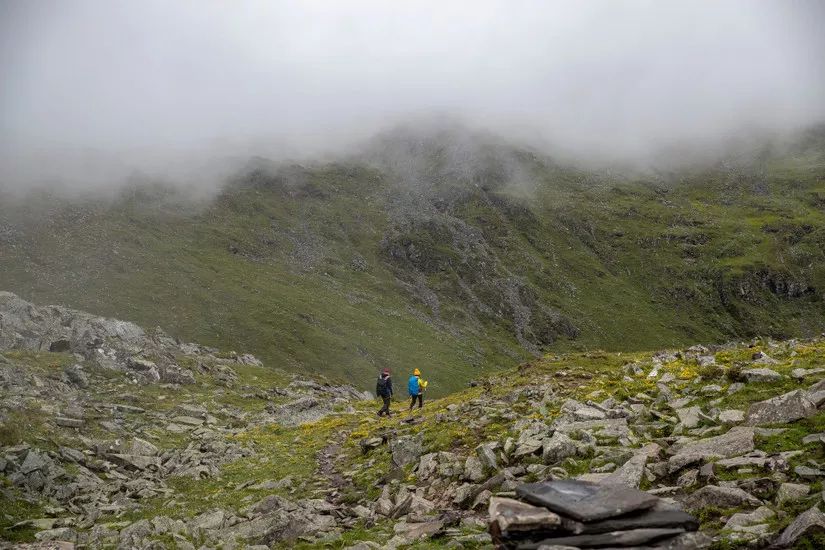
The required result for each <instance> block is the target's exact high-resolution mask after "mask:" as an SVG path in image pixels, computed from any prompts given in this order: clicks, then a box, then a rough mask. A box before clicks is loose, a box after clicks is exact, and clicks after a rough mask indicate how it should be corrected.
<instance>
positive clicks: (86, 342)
mask: <svg viewBox="0 0 825 550" xmlns="http://www.w3.org/2000/svg"><path fill="white" fill-rule="evenodd" d="M146 341H147V336H146V334H145V333H144V332H143V329H141V328H140V327H138V326H137V325H135V324H133V323H129V322H126V321H118V320H114V319H104V318H102V317H95V316H94V315H90V314H88V313H84V312H81V311H76V310H73V309H68V308H64V307H61V306H43V307H37V306H35V305H33V304H31V303H29V302H26V301H25V300H21V299H20V298H18V297H17V296H16V295H14V294H12V293H11V292H2V291H0V349H31V350H37V351H74V352H78V353H82V354H85V353H87V352H88V351H89V350H90V349H93V348H96V347H100V346H101V345H102V344H105V343H112V344H113V345H115V346H116V347H119V348H124V349H129V348H132V349H135V350H139V349H140V348H141V346H142V345H143V344H145V343H146Z"/></svg>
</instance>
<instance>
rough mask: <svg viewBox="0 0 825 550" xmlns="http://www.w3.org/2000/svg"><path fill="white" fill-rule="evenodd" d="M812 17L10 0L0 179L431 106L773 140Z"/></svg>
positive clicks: (61, 177) (187, 151)
mask: <svg viewBox="0 0 825 550" xmlns="http://www.w3.org/2000/svg"><path fill="white" fill-rule="evenodd" d="M823 20H825V5H823V4H822V3H820V2H817V1H816V0H811V1H796V2H785V1H764V2H751V1H727V2H717V1H689V2H688V1H685V2H676V1H674V2H660V1H644V2H642V1H635V2H612V1H594V2H578V1H574V0H571V1H553V2H548V1H512V0H510V1H499V2H492V1H478V0H474V1H466V2H459V1H456V2H443V1H438V2H436V1H417V2H386V1H380V0H376V1H354V2H326V1H300V2H299V1H295V2H263V1H261V2H243V3H233V2H201V1H182V2H162V1H155V0H144V1H141V2H126V1H114V2H112V1H103V0H100V1H83V0H80V1H76V2H29V1H26V0H7V1H5V2H3V3H2V4H0V81H2V85H0V188H2V187H7V188H9V187H16V188H21V187H24V186H30V185H33V184H35V183H39V184H44V183H45V184H47V185H74V186H85V187H107V186H112V185H116V184H117V183H119V182H120V181H122V180H123V177H124V176H126V175H130V174H135V173H137V174H148V175H150V176H155V175H163V176H164V177H171V178H173V179H180V180H186V181H187V182H188V183H193V181H196V180H197V181H200V180H203V181H207V180H209V179H210V176H208V175H211V178H212V179H215V178H217V177H218V176H219V175H220V174H222V171H221V170H220V169H219V168H218V167H219V166H227V165H228V164H230V163H231V162H232V161H233V160H239V159H240V160H241V161H243V159H246V158H248V157H250V156H252V155H260V156H264V157H269V158H275V159H278V158H286V157H303V156H312V155H318V154H321V153H324V152H336V151H342V150H344V149H345V148H351V147H353V146H354V144H357V143H360V142H361V141H362V140H365V139H367V138H369V137H370V136H371V135H373V134H374V133H375V132H376V131H378V130H380V129H382V128H384V127H386V126H391V125H394V124H396V123H397V122H398V121H404V120H415V119H416V118H417V117H430V118H431V117H433V116H434V115H433V113H443V114H445V115H449V116H450V117H459V118H460V119H462V120H464V121H466V122H467V123H468V124H470V125H472V126H474V127H479V128H483V129H485V130H488V131H492V132H494V133H498V134H502V135H504V136H513V137H518V138H519V139H523V140H527V141H529V142H531V143H533V144H535V145H537V146H541V147H546V148H548V149H549V150H553V151H558V152H563V153H566V154H572V155H575V156H577V157H579V158H588V157H593V158H602V159H603V158H607V159H625V160H638V159H644V158H649V157H650V156H651V155H653V154H655V153H656V152H657V151H659V150H661V149H662V148H664V147H673V146H680V145H688V146H690V147H694V148H696V147H713V146H714V145H715V144H718V143H720V142H722V141H724V140H727V139H729V138H731V137H735V136H736V135H737V134H742V133H748V132H753V131H755V130H758V131H766V132H780V133H781V132H788V131H792V130H794V129H797V128H799V127H803V126H806V125H809V124H812V123H814V122H818V121H821V120H823V119H825V39H824V38H823V36H822V35H821V29H820V28H818V27H819V25H820V24H821V22H822V21H823ZM435 116H438V115H435ZM212 183H214V182H212Z"/></svg>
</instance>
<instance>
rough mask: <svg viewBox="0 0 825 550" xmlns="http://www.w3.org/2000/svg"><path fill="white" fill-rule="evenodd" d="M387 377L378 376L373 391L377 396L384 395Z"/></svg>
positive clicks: (385, 394) (385, 393)
mask: <svg viewBox="0 0 825 550" xmlns="http://www.w3.org/2000/svg"><path fill="white" fill-rule="evenodd" d="M388 380H389V378H384V377H383V376H379V377H378V382H376V384H375V393H376V395H378V397H386V396H387V393H389V392H388V391H387V381H388Z"/></svg>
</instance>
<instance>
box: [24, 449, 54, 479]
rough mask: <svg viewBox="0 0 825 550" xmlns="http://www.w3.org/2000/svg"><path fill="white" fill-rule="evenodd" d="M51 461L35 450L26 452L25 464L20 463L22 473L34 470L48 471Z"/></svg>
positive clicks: (26, 473)
mask: <svg viewBox="0 0 825 550" xmlns="http://www.w3.org/2000/svg"><path fill="white" fill-rule="evenodd" d="M50 464H51V461H50V460H48V459H47V458H45V457H44V456H43V455H42V454H40V453H39V452H37V451H35V450H30V451H29V452H28V453H26V458H25V459H24V460H23V464H21V465H20V470H19V471H20V473H21V474H23V475H28V474H30V473H32V472H34V471H37V470H40V471H48V469H49V466H50Z"/></svg>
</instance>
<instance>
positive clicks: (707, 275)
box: [0, 129, 825, 395]
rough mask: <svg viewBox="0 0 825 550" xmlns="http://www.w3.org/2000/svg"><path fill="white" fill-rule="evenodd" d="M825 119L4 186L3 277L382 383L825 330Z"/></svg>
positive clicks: (5, 282)
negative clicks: (561, 153)
mask: <svg viewBox="0 0 825 550" xmlns="http://www.w3.org/2000/svg"><path fill="white" fill-rule="evenodd" d="M823 205H825V132H823V131H822V130H821V129H819V130H814V131H812V132H810V133H809V134H807V135H806V136H804V137H803V138H800V140H799V142H798V143H796V144H795V145H793V146H792V147H790V148H785V149H771V148H770V147H766V148H765V150H764V151H761V150H760V151H757V152H756V153H755V154H754V155H752V157H749V158H728V159H725V162H720V163H717V164H712V165H706V166H704V167H703V168H701V169H698V168H693V169H678V170H672V171H658V172H645V173H634V172H610V171H606V170H593V169H583V168H580V167H576V166H568V165H562V164H559V163H558V162H556V161H554V160H553V159H551V158H547V157H546V156H544V155H541V154H539V153H537V152H535V151H531V150H529V149H524V148H519V147H516V146H514V145H512V144H509V143H504V142H502V140H497V139H495V138H491V137H490V136H478V135H474V134H472V133H470V132H468V131H464V130H455V131H454V130H451V131H444V132H441V133H438V132H436V133H431V134H421V133H418V134H416V133H403V132H402V133H396V134H390V135H385V136H381V138H380V139H378V140H376V142H375V144H374V146H373V148H372V149H370V150H369V151H368V152H367V153H364V154H361V155H357V156H353V157H350V158H346V159H342V160H340V161H339V162H331V163H307V164H305V165H277V164H274V163H269V162H266V161H265V160H262V159H256V160H254V161H252V162H250V163H249V166H247V167H246V169H245V170H243V171H241V173H240V174H239V175H238V176H237V178H235V179H234V180H233V181H231V182H229V183H227V185H226V186H225V187H224V188H222V189H221V190H220V191H219V192H218V193H217V194H216V195H215V196H214V197H211V199H210V200H208V201H205V202H204V203H200V204H193V203H192V201H190V200H189V199H188V197H187V196H185V195H184V194H182V192H181V191H179V190H176V189H174V188H173V189H170V188H165V187H163V186H161V185H153V184H143V185H138V184H136V185H135V186H134V187H132V188H129V189H126V190H124V191H123V192H122V193H121V194H120V195H119V196H117V197H115V198H112V199H104V198H101V197H82V198H66V197H56V196H50V195H44V196H38V195H33V196H31V197H29V198H28V199H27V200H23V201H22V202H20V201H16V200H12V199H11V198H7V197H0V258H2V262H0V288H4V289H7V290H10V291H13V292H16V293H17V294H19V295H20V296H22V297H24V298H26V299H28V300H31V301H36V302H38V303H61V304H67V305H71V306H73V307H77V308H81V309H84V310H87V311H92V312H94V313H96V314H99V315H107V316H113V317H117V318H121V319H129V320H131V321H135V322H138V323H140V324H143V325H146V326H154V325H155V324H159V325H161V326H162V327H163V328H164V329H166V330H167V331H169V332H174V333H175V334H177V335H178V336H180V337H182V338H186V339H188V340H190V341H197V342H201V343H204V344H208V345H212V346H216V347H220V348H222V349H244V350H246V351H248V352H251V353H254V354H255V355H256V356H258V357H260V358H261V359H262V360H264V361H266V362H267V364H269V365H274V366H278V367H280V368H283V369H284V370H289V371H292V372H298V373H304V372H314V373H320V374H324V375H327V376H338V377H339V378H345V379H346V380H347V382H348V383H350V384H353V385H356V386H358V387H361V388H362V389H369V388H368V386H369V385H370V384H371V383H372V379H373V375H374V372H375V371H376V370H377V369H379V368H383V367H391V368H394V369H403V370H405V371H406V370H410V369H412V368H414V367H415V366H417V365H418V364H419V363H424V364H427V365H433V366H437V367H438V370H439V377H438V380H436V381H434V384H433V386H432V391H433V392H434V393H436V394H438V395H446V394H447V393H449V392H451V391H455V390H457V389H460V388H461V387H462V386H463V385H464V384H465V383H466V382H467V381H468V380H469V379H471V378H472V377H475V376H478V375H479V373H484V374H490V373H492V371H494V370H495V369H498V368H500V367H502V366H514V365H516V364H518V363H519V362H521V361H524V360H527V359H529V358H531V357H533V356H537V354H541V353H544V352H547V351H570V350H576V349H578V350H582V349H592V348H604V349H612V350H628V349H635V350H642V349H655V348H657V347H672V346H686V345H690V344H691V343H702V342H705V343H707V342H723V341H726V340H730V339H737V338H739V339H741V338H750V337H753V336H755V335H759V334H765V335H770V336H772V337H775V338H779V339H782V338H789V337H793V336H811V335H815V334H819V333H820V332H821V331H822V330H825V321H823V319H825V316H823V315H822V311H823V295H822V291H823V288H825V267H823V266H825V256H823V254H825V252H823V251H825V210H823Z"/></svg>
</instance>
